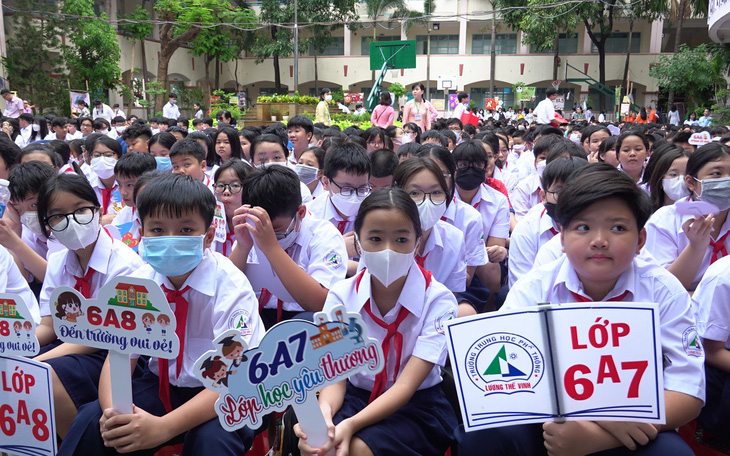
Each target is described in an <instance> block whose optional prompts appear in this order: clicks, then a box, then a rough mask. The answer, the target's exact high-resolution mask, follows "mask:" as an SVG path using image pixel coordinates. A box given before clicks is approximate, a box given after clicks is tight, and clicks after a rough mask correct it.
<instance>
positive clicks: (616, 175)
mask: <svg viewBox="0 0 730 456" xmlns="http://www.w3.org/2000/svg"><path fill="white" fill-rule="evenodd" d="M608 198H618V199H620V200H621V201H623V202H624V203H625V204H626V205H627V206H628V207H629V209H630V210H631V212H632V213H633V215H634V218H635V219H636V225H637V227H638V229H639V230H641V229H643V228H644V225H645V224H646V221H647V220H648V219H649V216H650V215H651V202H650V201H649V195H647V194H646V192H645V191H644V190H643V189H641V188H640V187H639V186H638V185H636V182H634V180H633V179H631V177H629V175H628V174H626V173H624V172H621V171H619V170H617V169H616V168H614V167H613V166H611V165H607V164H605V163H592V164H589V165H587V166H585V167H583V168H579V169H578V170H577V171H576V172H574V173H573V174H572V175H571V176H570V178H569V179H568V180H567V181H566V183H565V186H564V187H563V189H562V190H561V191H560V198H558V204H557V210H556V214H557V220H558V223H560V225H561V226H562V227H566V226H568V225H569V224H570V222H571V221H572V220H573V219H574V218H575V217H576V216H577V215H578V214H580V213H581V212H582V211H584V210H586V209H587V208H588V207H590V206H591V205H593V204H595V203H597V202H599V201H603V200H605V199H608Z"/></svg>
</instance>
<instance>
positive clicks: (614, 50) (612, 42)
mask: <svg viewBox="0 0 730 456" xmlns="http://www.w3.org/2000/svg"><path fill="white" fill-rule="evenodd" d="M596 38H598V39H599V40H600V39H601V34H600V33H596ZM589 39H590V38H589ZM628 50H629V34H628V32H613V33H612V34H611V36H610V37H609V38H608V39H607V40H606V54H624V53H626V52H628ZM591 52H592V53H594V54H598V48H596V45H595V44H593V42H592V41H591ZM631 52H632V53H635V52H641V32H634V33H632V34H631Z"/></svg>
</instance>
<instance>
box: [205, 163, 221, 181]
mask: <svg viewBox="0 0 730 456" xmlns="http://www.w3.org/2000/svg"><path fill="white" fill-rule="evenodd" d="M218 168H220V166H219V165H213V166H206V167H205V175H206V176H208V178H210V179H211V180H213V179H215V172H216V171H218Z"/></svg>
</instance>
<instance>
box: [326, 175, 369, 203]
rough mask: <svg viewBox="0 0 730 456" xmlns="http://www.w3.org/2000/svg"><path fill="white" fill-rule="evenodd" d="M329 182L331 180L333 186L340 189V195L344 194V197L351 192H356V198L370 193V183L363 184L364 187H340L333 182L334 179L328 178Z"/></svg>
mask: <svg viewBox="0 0 730 456" xmlns="http://www.w3.org/2000/svg"><path fill="white" fill-rule="evenodd" d="M330 182H332V183H333V184H334V185H335V187H337V188H339V189H340V195H342V196H344V197H345V198H347V197H349V196H352V194H353V193H356V194H357V196H358V198H365V197H366V196H368V195H369V194H370V189H371V187H370V184H368V185H365V186H364V187H358V188H354V187H342V186H341V185H340V184H338V183H337V182H335V181H334V180H332V179H330Z"/></svg>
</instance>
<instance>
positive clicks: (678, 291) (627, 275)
mask: <svg viewBox="0 0 730 456" xmlns="http://www.w3.org/2000/svg"><path fill="white" fill-rule="evenodd" d="M625 291H628V294H627V295H626V297H625V298H624V299H623V300H622V301H625V302H655V303H658V304H659V319H660V322H661V330H660V331H661V340H662V353H663V355H664V389H665V390H670V391H678V392H680V393H684V394H688V395H690V396H694V397H696V398H698V399H701V400H702V401H704V400H705V375H704V362H705V357H704V355H703V354H699V355H698V354H696V353H695V354H694V355H692V354H690V350H688V347H685V346H684V342H683V334H685V333H686V332H692V331H695V330H696V329H695V319H694V315H693V314H692V309H691V306H690V297H689V293H687V291H686V290H685V289H684V287H683V286H682V284H681V283H680V282H679V280H678V279H677V278H676V277H674V276H673V275H672V274H671V273H670V272H669V271H667V270H666V269H664V268H663V267H661V266H659V265H658V264H655V263H650V262H645V261H643V260H642V259H640V258H635V259H634V261H633V262H632V264H631V265H630V266H629V268H628V269H627V270H626V271H624V272H623V274H621V275H620V276H619V278H618V281H617V282H616V285H615V286H614V288H613V290H611V291H610V292H609V293H608V294H607V295H606V296H605V298H604V299H606V300H608V299H611V298H615V297H618V296H621V295H622V294H623V293H624V292H625ZM571 292H573V293H577V294H580V295H583V296H586V293H585V291H584V290H583V284H582V283H581V281H580V279H579V278H578V275H577V274H576V272H575V269H573V267H572V266H571V265H570V262H569V261H568V259H567V257H565V256H563V257H562V258H559V259H557V260H555V261H554V262H552V263H548V264H546V265H545V266H543V267H541V268H538V269H533V270H532V271H530V274H528V275H526V276H524V277H523V278H522V279H520V280H518V281H517V283H515V285H514V287H512V289H510V291H509V294H508V295H507V299H506V300H505V302H504V305H503V306H502V308H501V309H500V310H513V309H517V308H520V307H528V306H535V305H537V304H538V303H543V302H552V303H556V304H557V303H561V304H562V303H571V302H575V301H576V299H575V298H574V297H573V295H572V293H571Z"/></svg>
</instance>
